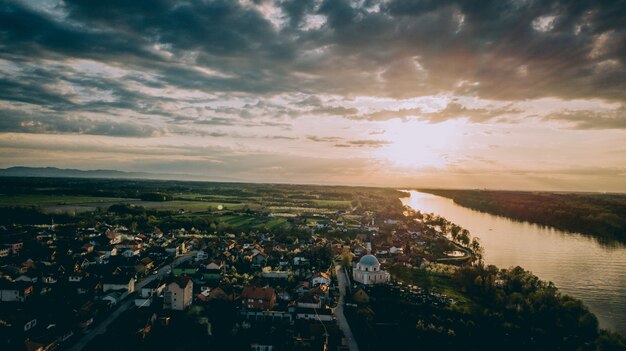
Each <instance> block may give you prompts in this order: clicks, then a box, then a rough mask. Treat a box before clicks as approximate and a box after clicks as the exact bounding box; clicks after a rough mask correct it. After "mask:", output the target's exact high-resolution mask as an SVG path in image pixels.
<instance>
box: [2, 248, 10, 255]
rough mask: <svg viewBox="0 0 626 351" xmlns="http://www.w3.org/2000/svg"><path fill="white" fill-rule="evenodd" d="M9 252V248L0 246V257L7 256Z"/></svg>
mask: <svg viewBox="0 0 626 351" xmlns="http://www.w3.org/2000/svg"><path fill="white" fill-rule="evenodd" d="M9 253H11V249H10V248H8V247H0V257H7V256H9Z"/></svg>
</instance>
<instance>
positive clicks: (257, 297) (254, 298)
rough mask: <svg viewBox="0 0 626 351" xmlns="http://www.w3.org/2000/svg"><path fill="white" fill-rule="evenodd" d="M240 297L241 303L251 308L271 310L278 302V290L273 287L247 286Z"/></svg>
mask: <svg viewBox="0 0 626 351" xmlns="http://www.w3.org/2000/svg"><path fill="white" fill-rule="evenodd" d="M240 297H241V304H242V305H243V306H244V307H246V308H249V309H257V310H271V309H272V308H274V305H275V304H276V292H275V291H274V289H273V288H258V287H256V286H247V287H245V288H244V289H243V291H242V292H241V296H240Z"/></svg>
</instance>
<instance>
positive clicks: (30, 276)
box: [14, 271, 39, 283]
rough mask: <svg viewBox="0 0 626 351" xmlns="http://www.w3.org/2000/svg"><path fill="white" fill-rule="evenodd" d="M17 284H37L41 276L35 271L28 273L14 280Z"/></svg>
mask: <svg viewBox="0 0 626 351" xmlns="http://www.w3.org/2000/svg"><path fill="white" fill-rule="evenodd" d="M14 280H15V281H16V282H29V283H36V282H37V281H38V280H39V276H38V275H37V274H36V273H34V272H33V271H28V272H26V273H24V274H21V275H20V276H19V277H17V278H15V279H14Z"/></svg>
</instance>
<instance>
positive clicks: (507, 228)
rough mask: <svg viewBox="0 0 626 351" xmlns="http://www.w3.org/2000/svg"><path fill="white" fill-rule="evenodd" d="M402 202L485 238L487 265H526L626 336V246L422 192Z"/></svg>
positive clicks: (415, 193) (601, 322)
mask: <svg viewBox="0 0 626 351" xmlns="http://www.w3.org/2000/svg"><path fill="white" fill-rule="evenodd" d="M410 193H411V196H410V197H409V198H403V199H401V200H402V202H403V203H404V204H405V205H408V206H410V207H412V208H413V209H415V210H419V211H422V212H429V213H435V214H439V215H441V216H442V217H445V218H446V219H448V220H449V221H451V222H453V223H456V224H458V225H460V226H461V227H463V228H466V229H468V230H469V231H470V232H471V233H472V236H476V237H479V238H480V240H481V243H482V246H483V247H484V249H485V262H486V263H488V264H494V265H496V266H498V267H503V268H504V267H511V266H517V265H519V266H521V267H523V268H525V269H526V270H529V271H531V272H533V273H534V274H535V275H537V276H539V277H540V278H541V279H542V280H547V281H552V282H554V284H555V285H556V286H557V287H558V288H559V289H560V290H561V291H562V292H565V293H567V294H569V295H572V296H574V297H576V298H579V299H581V300H583V301H584V302H585V304H586V305H587V306H589V308H590V309H591V311H592V312H593V313H594V314H595V315H596V316H597V317H598V319H599V321H600V325H601V327H603V328H607V329H611V330H613V331H616V332H619V333H620V334H622V335H626V246H624V245H621V244H615V243H612V244H600V243H599V242H598V241H597V240H595V239H593V238H591V237H588V236H584V235H581V234H575V233H568V232H563V231H559V230H555V229H552V228H547V227H543V226H539V225H535V224H530V223H527V222H517V221H513V220H510V219H508V218H505V217H499V216H494V215H490V214H487V213H482V212H478V211H474V210H471V209H468V208H465V207H462V206H460V205H457V204H455V203H454V202H453V201H452V200H450V199H447V198H444V197H439V196H435V195H430V194H424V193H420V192H417V191H411V192H410Z"/></svg>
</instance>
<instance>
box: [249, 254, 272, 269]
mask: <svg viewBox="0 0 626 351" xmlns="http://www.w3.org/2000/svg"><path fill="white" fill-rule="evenodd" d="M268 257H269V256H268V255H267V254H266V253H265V252H258V253H255V254H253V255H252V257H251V258H250V262H251V263H252V265H253V266H255V267H263V266H265V265H266V264H267V258H268Z"/></svg>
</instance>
